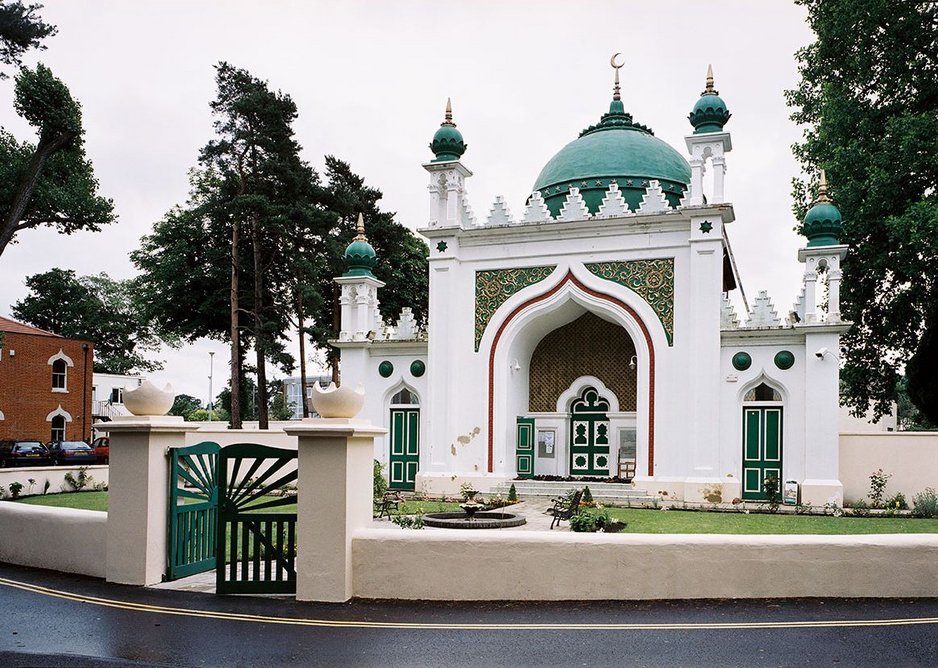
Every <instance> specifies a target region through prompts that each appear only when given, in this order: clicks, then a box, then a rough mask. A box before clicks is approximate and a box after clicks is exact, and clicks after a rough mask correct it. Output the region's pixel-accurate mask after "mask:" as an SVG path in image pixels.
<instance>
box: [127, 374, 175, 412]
mask: <svg viewBox="0 0 938 668" xmlns="http://www.w3.org/2000/svg"><path fill="white" fill-rule="evenodd" d="M175 399H176V394H175V393H174V392H173V386H172V385H170V384H168V383H167V384H166V387H165V388H163V389H162V390H161V389H160V388H158V387H157V386H156V385H154V384H153V383H151V382H150V381H148V380H145V381H143V382H142V383H141V384H140V386H139V387H136V388H134V389H132V390H126V389H125V390H124V406H126V407H127V410H129V411H130V412H131V413H133V414H134V415H166V414H167V413H168V412H169V409H170V408H172V407H173V401H175Z"/></svg>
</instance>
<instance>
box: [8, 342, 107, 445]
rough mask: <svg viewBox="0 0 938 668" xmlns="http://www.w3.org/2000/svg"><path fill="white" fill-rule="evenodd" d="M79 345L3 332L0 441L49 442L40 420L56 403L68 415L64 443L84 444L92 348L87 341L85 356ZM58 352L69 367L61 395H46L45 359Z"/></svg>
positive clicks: (49, 387)
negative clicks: (17, 439)
mask: <svg viewBox="0 0 938 668" xmlns="http://www.w3.org/2000/svg"><path fill="white" fill-rule="evenodd" d="M83 343H85V342H84V341H75V340H72V339H64V338H59V337H54V336H41V335H35V334H15V333H11V332H6V333H5V334H4V345H3V348H2V349H0V356H2V357H0V412H2V413H3V415H4V418H5V419H3V420H0V439H7V438H38V439H39V440H41V441H42V442H43V443H45V442H47V441H49V440H50V439H51V438H52V423H51V422H49V421H48V420H46V416H48V415H49V413H51V412H52V411H54V410H56V409H57V408H58V407H59V405H61V406H62V409H63V410H65V411H66V412H68V413H69V414H70V415H71V416H72V421H71V422H66V423H65V438H66V439H68V440H84V439H85V438H88V437H90V436H91V371H92V367H93V365H94V364H93V363H94V350H93V346H92V344H91V343H88V352H87V356H86V355H85V353H84V351H83V350H82V344H83ZM59 350H61V351H62V352H63V353H65V354H66V355H68V356H69V357H70V358H71V360H72V362H73V363H74V366H71V367H68V376H67V379H66V390H67V391H66V392H60V391H59V392H53V391H52V366H51V365H50V364H49V358H50V357H52V356H53V355H55V354H57V353H58V352H59ZM11 352H12V353H14V354H13V356H11V355H10V353H11ZM85 361H87V372H86V371H85V368H84V364H85ZM83 385H84V387H82V386H83ZM83 431H84V433H82V432H83Z"/></svg>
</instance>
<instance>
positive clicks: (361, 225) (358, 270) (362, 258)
mask: <svg viewBox="0 0 938 668" xmlns="http://www.w3.org/2000/svg"><path fill="white" fill-rule="evenodd" d="M377 262H378V256H377V254H376V253H375V249H374V248H372V247H371V244H370V243H368V239H367V238H366V237H365V222H364V219H363V218H362V215H361V214H358V234H357V236H356V237H355V239H353V240H352V243H350V244H349V245H348V248H346V249H345V266H346V267H348V271H346V272H345V273H344V274H342V275H343V276H371V277H372V278H373V277H374V274H372V273H371V270H372V269H373V268H374V266H375V264H376V263H377Z"/></svg>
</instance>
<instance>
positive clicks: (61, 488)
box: [0, 465, 110, 499]
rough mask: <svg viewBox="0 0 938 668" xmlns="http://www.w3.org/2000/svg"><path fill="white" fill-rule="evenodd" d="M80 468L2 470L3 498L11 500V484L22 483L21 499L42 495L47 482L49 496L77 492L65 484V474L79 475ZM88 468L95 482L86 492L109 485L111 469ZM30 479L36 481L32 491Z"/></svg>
mask: <svg viewBox="0 0 938 668" xmlns="http://www.w3.org/2000/svg"><path fill="white" fill-rule="evenodd" d="M79 468H80V467H78V466H30V467H22V468H5V469H0V485H2V486H3V489H4V491H5V493H4V494H3V495H2V496H3V498H5V499H9V498H10V483H11V482H20V483H22V484H23V489H22V491H21V492H20V496H21V497H23V496H36V495H37V494H42V488H43V487H44V486H45V484H46V480H48V481H49V491H48V492H47V494H59V493H60V492H74V491H75V490H74V489H73V488H72V487H71V485H68V484H67V483H66V482H65V474H66V473H71V474H72V475H77V474H78V469H79ZM86 468H87V469H88V475H90V476H91V477H93V478H94V480H92V481H91V482H90V483H88V486H87V487H86V490H87V489H92V488H93V487H94V486H95V485H97V484H99V483H105V484H107V482H108V474H109V472H110V468H109V467H107V466H96V465H89V466H88V467H86ZM30 478H32V479H33V480H35V481H36V483H35V484H34V485H33V486H32V489H30V487H29V479H30Z"/></svg>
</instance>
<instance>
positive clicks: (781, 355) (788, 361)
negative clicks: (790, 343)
mask: <svg viewBox="0 0 938 668" xmlns="http://www.w3.org/2000/svg"><path fill="white" fill-rule="evenodd" d="M794 363H795V356H794V354H792V353H791V352H790V351H788V350H781V351H779V352H778V353H776V354H775V366H777V367H778V368H779V369H781V370H782V371H784V370H785V369H790V368H791V367H792V365H793V364H794Z"/></svg>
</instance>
